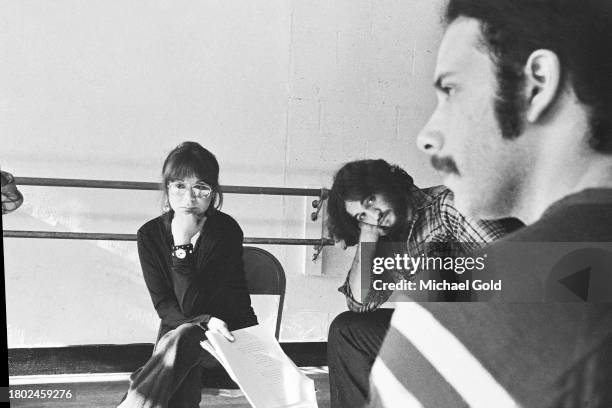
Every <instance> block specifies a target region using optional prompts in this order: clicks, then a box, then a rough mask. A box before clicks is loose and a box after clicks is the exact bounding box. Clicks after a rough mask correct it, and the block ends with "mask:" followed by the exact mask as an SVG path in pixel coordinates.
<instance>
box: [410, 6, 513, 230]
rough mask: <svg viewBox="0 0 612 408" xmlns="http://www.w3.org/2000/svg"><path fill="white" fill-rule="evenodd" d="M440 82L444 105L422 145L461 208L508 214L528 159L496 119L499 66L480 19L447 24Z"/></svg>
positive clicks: (438, 72)
mask: <svg viewBox="0 0 612 408" xmlns="http://www.w3.org/2000/svg"><path fill="white" fill-rule="evenodd" d="M435 87H436V93H437V96H438V104H437V107H436V110H435V111H434V112H433V114H432V116H431V118H430V119H429V121H428V123H427V124H426V125H425V127H424V128H423V130H422V131H421V133H420V134H419V136H418V138H417V144H418V146H419V148H421V149H422V150H423V151H425V152H426V153H427V154H430V155H431V156H432V158H431V160H432V165H433V166H434V167H435V168H436V169H438V170H440V171H441V172H442V173H443V176H444V184H445V185H447V186H448V187H449V188H450V189H451V190H453V192H454V193H455V199H456V206H457V208H458V209H459V210H460V211H462V212H463V213H466V214H470V215H473V216H477V217H480V218H499V217H503V216H507V215H508V213H509V212H510V209H511V208H513V207H512V206H513V197H514V196H515V195H516V190H517V189H518V187H519V185H520V183H519V180H520V179H521V175H520V173H521V169H522V168H523V163H521V157H520V156H521V155H520V154H519V153H517V149H516V143H517V141H513V140H508V139H503V138H502V134H501V131H500V127H499V125H498V123H497V120H496V118H495V110H494V102H495V98H496V91H497V80H496V77H495V65H494V63H493V61H492V60H491V58H490V56H489V54H488V52H487V49H486V46H485V45H484V43H482V40H481V36H480V26H479V23H478V21H477V20H475V19H469V18H463V17H460V18H458V19H456V20H455V21H454V22H452V23H451V24H450V25H449V27H448V28H447V30H446V33H445V34H444V37H443V39H442V43H441V45H440V49H439V52H438V59H437V63H436V71H435ZM519 139H520V138H519Z"/></svg>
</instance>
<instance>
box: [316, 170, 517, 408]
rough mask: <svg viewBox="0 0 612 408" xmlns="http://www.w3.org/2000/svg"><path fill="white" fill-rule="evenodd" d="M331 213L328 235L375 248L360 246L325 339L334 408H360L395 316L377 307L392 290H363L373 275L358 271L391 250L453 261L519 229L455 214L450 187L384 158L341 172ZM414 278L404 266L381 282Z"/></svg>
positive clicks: (511, 222)
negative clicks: (428, 182)
mask: <svg viewBox="0 0 612 408" xmlns="http://www.w3.org/2000/svg"><path fill="white" fill-rule="evenodd" d="M328 215H329V218H328V228H329V231H330V234H331V235H332V236H333V237H334V238H335V239H336V240H338V241H342V242H343V244H344V245H346V246H353V245H356V244H361V243H364V242H369V243H376V244H375V245H365V246H364V245H359V246H358V248H357V252H356V254H355V258H354V261H353V264H352V266H351V268H350V271H349V273H348V275H347V278H346V281H345V282H344V284H343V285H342V286H341V287H340V288H339V289H338V290H339V291H340V292H342V293H343V294H344V295H345V296H346V301H347V305H348V308H349V311H348V312H344V313H342V314H340V315H339V316H337V317H336V318H335V319H334V321H333V322H332V324H331V326H330V329H329V336H328V346H327V347H328V348H327V350H328V365H329V380H330V401H331V407H332V408H334V407H358V406H362V405H363V404H364V402H365V401H366V399H367V397H368V395H367V394H368V392H367V391H368V376H369V373H370V369H371V367H372V364H373V362H374V359H375V358H376V355H377V353H378V350H379V348H380V345H381V344H382V341H383V338H384V335H385V333H386V331H387V329H388V328H389V322H390V320H391V314H392V312H393V309H387V308H380V306H381V305H382V304H383V303H385V302H386V301H387V300H388V299H389V297H390V296H391V295H392V291H390V290H373V289H368V287H371V282H372V281H373V278H375V277H376V278H377V279H378V278H379V277H378V276H375V275H374V274H373V273H370V276H369V277H368V278H369V282H368V280H367V279H368V278H366V277H363V276H362V274H361V271H362V270H364V271H365V270H367V271H372V264H373V259H374V258H375V257H377V256H381V255H383V254H384V253H386V252H385V251H386V250H388V248H389V247H392V248H393V253H406V254H407V255H408V256H413V257H418V256H421V255H426V256H430V257H431V256H436V257H442V258H445V257H453V258H454V257H458V256H465V255H466V254H468V253H470V252H471V251H473V250H476V249H479V248H481V247H482V246H484V245H485V244H486V243H488V242H492V241H495V240H497V239H499V238H501V237H503V236H504V235H506V234H508V233H509V232H511V231H513V230H515V229H517V228H518V227H519V226H521V225H522V224H521V223H520V222H518V221H517V220H514V219H507V220H501V221H483V220H476V219H472V218H469V217H467V216H465V215H463V214H461V213H460V212H459V211H457V209H456V208H455V206H454V196H453V193H452V191H450V190H449V189H448V188H446V187H445V186H436V187H431V188H426V189H420V188H418V187H416V186H415V185H414V183H413V180H412V177H410V176H409V175H408V174H407V173H406V172H405V171H404V170H403V169H401V168H400V167H399V166H396V165H391V164H389V163H387V162H386V161H385V160H382V159H378V160H358V161H354V162H350V163H347V164H345V165H344V166H343V167H342V168H341V169H340V170H338V172H337V173H336V175H335V177H334V182H333V186H332V188H331V191H330V197H329V203H328ZM386 243H388V245H386ZM398 243H399V244H400V246H401V247H400V248H397V246H398ZM419 275H420V273H419V271H416V273H415V274H412V275H411V274H410V272H408V271H406V270H403V269H402V270H388V271H385V272H384V274H383V275H382V278H383V279H384V280H386V281H395V282H399V281H400V280H402V279H405V280H411V279H413V278H414V277H415V276H419ZM362 281H363V282H362ZM368 283H369V284H368ZM448 295H449V294H447V296H448ZM444 300H448V298H445V299H444Z"/></svg>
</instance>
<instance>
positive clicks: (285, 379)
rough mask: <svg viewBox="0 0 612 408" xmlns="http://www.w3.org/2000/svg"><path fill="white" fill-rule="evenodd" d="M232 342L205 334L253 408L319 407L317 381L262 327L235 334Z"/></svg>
mask: <svg viewBox="0 0 612 408" xmlns="http://www.w3.org/2000/svg"><path fill="white" fill-rule="evenodd" d="M232 334H233V335H234V338H235V339H236V340H235V341H234V342H231V343H230V342H229V341H227V339H225V337H223V336H222V335H220V334H216V333H212V332H210V331H208V332H206V336H207V337H208V340H209V341H210V344H211V345H212V346H213V347H214V349H215V351H216V354H217V355H218V357H219V358H218V359H219V361H220V362H221V363H222V364H223V365H224V366H225V367H226V369H227V370H228V373H229V374H230V376H232V378H233V379H234V381H236V383H237V384H238V385H239V386H240V388H241V389H242V392H244V395H245V396H246V398H247V400H248V401H249V403H250V404H251V406H253V407H254V408H317V399H316V395H315V389H314V381H313V380H311V379H310V378H308V377H306V376H305V375H304V374H302V372H301V371H300V370H299V369H298V368H297V367H296V365H295V364H294V363H293V361H291V359H290V358H289V357H287V355H286V354H285V353H284V352H283V350H282V349H281V347H280V345H279V344H278V341H277V340H276V338H274V336H273V335H272V333H270V332H269V330H266V329H265V328H263V327H260V326H253V327H248V328H246V329H241V330H236V331H233V332H232Z"/></svg>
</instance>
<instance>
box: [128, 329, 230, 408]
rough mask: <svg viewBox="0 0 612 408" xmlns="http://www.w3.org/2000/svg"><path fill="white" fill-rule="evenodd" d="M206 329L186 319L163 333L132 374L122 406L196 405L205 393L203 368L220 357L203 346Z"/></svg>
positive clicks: (186, 407)
mask: <svg viewBox="0 0 612 408" xmlns="http://www.w3.org/2000/svg"><path fill="white" fill-rule="evenodd" d="M203 340H206V335H205V333H204V329H202V327H200V326H199V325H197V324H194V323H185V324H182V325H180V326H179V327H177V328H176V329H174V330H171V331H169V332H168V333H166V334H164V335H163V336H162V337H161V338H160V339H159V341H158V342H157V345H156V346H155V350H154V351H153V355H152V356H151V358H150V359H149V361H147V363H146V364H145V365H144V366H143V367H141V368H139V369H138V370H136V371H135V372H134V373H133V374H132V375H131V377H130V388H129V390H128V392H127V394H126V395H125V397H124V399H123V401H122V402H121V404H120V405H119V408H197V407H199V405H200V399H201V396H202V369H203V368H204V367H205V368H210V367H215V366H217V365H218V363H217V361H216V360H215V358H214V357H213V356H211V355H210V354H209V353H208V352H207V351H205V350H204V349H203V348H202V347H201V346H200V342H201V341H203Z"/></svg>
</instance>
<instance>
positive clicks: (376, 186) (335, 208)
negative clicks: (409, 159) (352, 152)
mask: <svg viewBox="0 0 612 408" xmlns="http://www.w3.org/2000/svg"><path fill="white" fill-rule="evenodd" d="M412 188H414V183H413V180H412V177H410V176H409V175H408V174H407V173H406V172H405V171H404V170H403V169H402V168H400V167H399V166H396V165H391V164H389V163H387V162H386V161H384V160H382V159H378V160H357V161H353V162H350V163H346V164H345V165H344V166H342V167H341V168H340V170H338V171H337V172H336V174H335V176H334V182H333V185H332V188H331V190H330V192H329V200H328V203H327V214H328V219H327V228H328V230H329V233H330V235H331V236H332V237H333V238H334V239H336V240H343V241H344V242H345V243H346V245H349V246H352V245H355V244H357V242H359V225H358V223H357V220H355V218H353V217H351V216H350V215H349V214H348V213H347V212H346V208H345V205H344V202H345V201H347V200H349V201H355V200H357V201H363V200H364V199H366V198H367V197H369V196H371V195H372V194H382V195H383V196H385V198H386V199H387V200H389V201H390V203H391V205H392V206H393V208H394V210H395V212H396V216H397V217H398V220H402V219H403V218H405V216H406V209H407V207H408V197H409V195H410V191H411V189H412ZM400 222H401V221H400Z"/></svg>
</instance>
